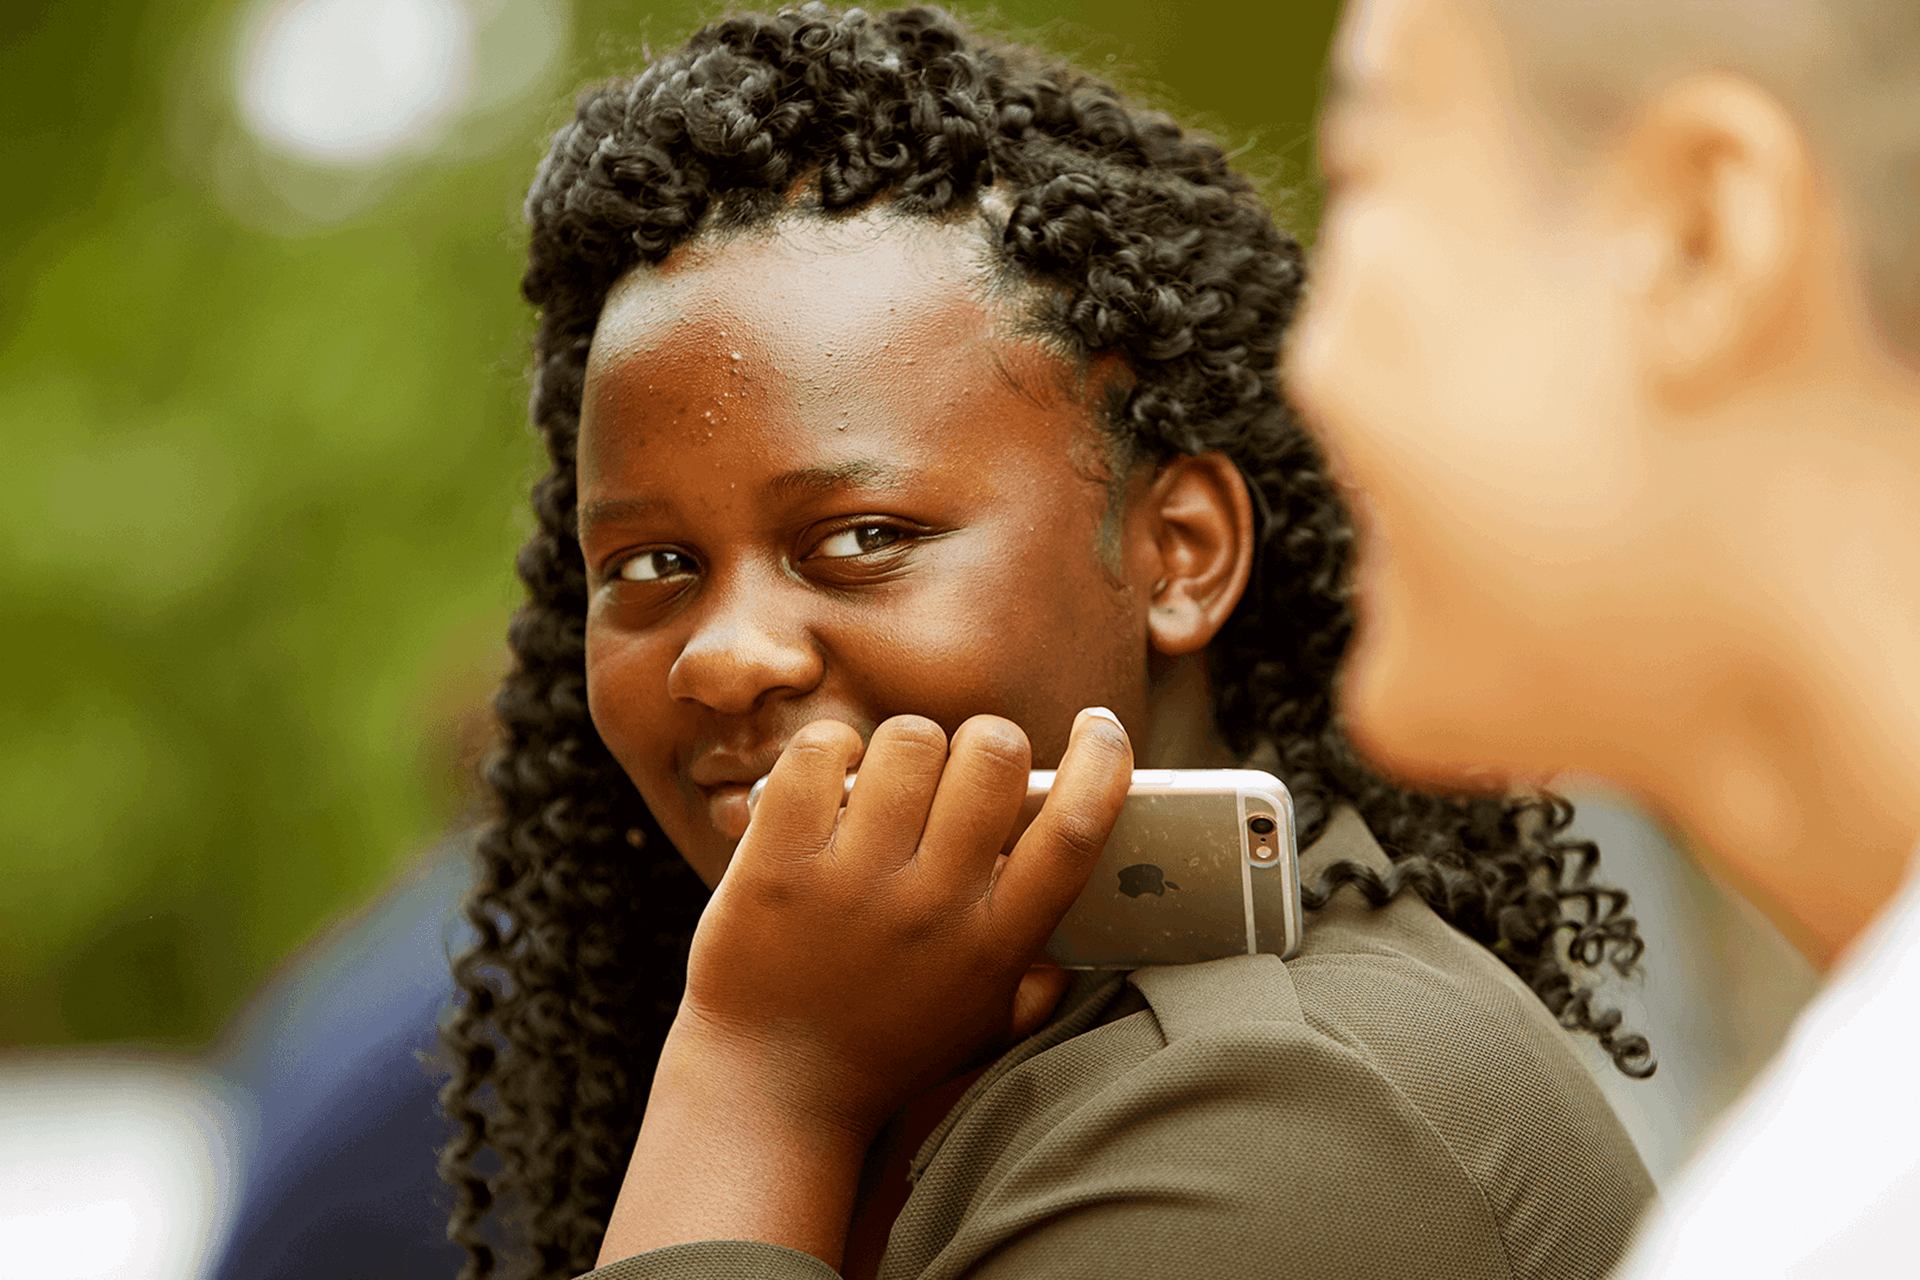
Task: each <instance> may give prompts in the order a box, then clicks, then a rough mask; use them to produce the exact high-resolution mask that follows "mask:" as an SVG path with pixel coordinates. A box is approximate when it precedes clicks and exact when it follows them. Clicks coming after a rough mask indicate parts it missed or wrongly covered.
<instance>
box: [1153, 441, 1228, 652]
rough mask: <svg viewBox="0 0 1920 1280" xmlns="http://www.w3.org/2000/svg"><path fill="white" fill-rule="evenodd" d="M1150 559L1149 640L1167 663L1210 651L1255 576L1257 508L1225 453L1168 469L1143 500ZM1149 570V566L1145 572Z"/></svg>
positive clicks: (1174, 462) (1169, 464) (1171, 463)
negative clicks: (1254, 546) (1165, 657)
mask: <svg viewBox="0 0 1920 1280" xmlns="http://www.w3.org/2000/svg"><path fill="white" fill-rule="evenodd" d="M1141 514H1142V515H1143V516H1144V517H1145V528H1144V529H1143V532H1144V533H1146V534H1147V536H1148V537H1149V538H1150V539H1151V550H1150V554H1149V555H1148V556H1147V566H1150V569H1151V573H1152V576H1151V577H1148V578H1147V579H1146V580H1145V584H1144V585H1146V586H1147V587H1148V593H1149V599H1148V602H1147V638H1148V641H1149V642H1150V643H1151V644H1152V646H1153V649H1154V652H1156V653H1159V654H1164V655H1166V656H1167V657H1180V656H1182V655H1184V654H1189V653H1197V652H1199V651H1200V650H1202V649H1204V648H1206V647H1207V644H1208V643H1209V642H1210V641H1212V639H1213V637H1214V636H1215V634H1217V633H1218V632H1219V630H1220V628H1221V626H1222V625H1224V624H1225V623H1226V620H1227V615H1229V614H1231V613H1232V612H1233V608H1234V606H1235V605H1237V604H1239V603H1240V597H1241V595H1242V594H1244V593H1245V591H1246V589H1247V579H1248V577H1249V576H1250V575H1251V573H1252V571H1253V501H1252V499H1251V498H1250V497H1248V495H1247V482H1246V480H1245V479H1243V478H1242V477H1241V475H1240V469H1239V468H1238V467H1236V466H1234V465H1233V461H1232V460H1231V459H1230V458H1228V457H1227V455H1226V454H1224V453H1202V454H1197V455H1195V456H1193V457H1187V456H1184V455H1182V456H1179V457H1175V458H1171V459H1168V460H1167V461H1166V462H1164V463H1162V464H1161V465H1160V467H1159V469H1158V470H1157V471H1156V472H1155V473H1154V476H1153V479H1152V482H1151V483H1150V484H1149V485H1148V487H1147V492H1146V494H1145V496H1144V498H1143V499H1142V507H1141ZM1143 567H1146V566H1143Z"/></svg>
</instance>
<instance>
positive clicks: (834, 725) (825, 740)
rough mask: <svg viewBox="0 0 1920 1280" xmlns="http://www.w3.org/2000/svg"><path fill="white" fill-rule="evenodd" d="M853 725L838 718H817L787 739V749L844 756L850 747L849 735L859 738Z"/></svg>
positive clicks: (836, 756) (806, 753) (804, 752)
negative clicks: (843, 722)
mask: <svg viewBox="0 0 1920 1280" xmlns="http://www.w3.org/2000/svg"><path fill="white" fill-rule="evenodd" d="M859 736H860V735H859V733H858V732H857V731H855V729H854V728H853V726H852V725H849V724H842V723H841V722H840V721H838V720H816V721H814V722H813V723H812V724H810V725H807V726H806V727H804V728H802V729H801V730H800V731H799V732H798V733H796V734H794V735H793V737H791V738H789V739H788V740H787V750H788V751H791V752H794V753H796V754H800V755H816V756H833V757H834V758H836V759H837V758H839V757H841V756H844V755H845V754H846V753H847V751H848V750H849V749H850V744H849V742H848V739H849V737H851V738H853V739H855V740H858V738H859Z"/></svg>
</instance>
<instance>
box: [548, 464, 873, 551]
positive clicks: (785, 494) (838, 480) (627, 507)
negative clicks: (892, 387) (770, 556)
mask: <svg viewBox="0 0 1920 1280" xmlns="http://www.w3.org/2000/svg"><path fill="white" fill-rule="evenodd" d="M910 478H911V475H910V473H908V472H906V471H902V470H901V469H900V468H898V467H892V466H888V465H887V464H886V463H884V462H877V461H874V460H872V459H867V458H855V459H853V460H851V461H848V462H840V463H836V464H834V465H833V466H830V467H801V468H799V469H797V470H794V471H787V472H783V473H781V474H780V475H777V476H775V477H774V478H773V479H772V480H770V481H768V482H767V490H768V492H769V493H770V494H771V495H772V496H773V497H776V498H791V497H794V496H796V495H799V494H808V493H832V492H834V491H835V490H839V489H898V488H902V487H904V486H905V485H906V484H907V482H908V480H909V479H910ZM659 508H660V503H659V502H658V501H656V500H655V499H652V498H644V497H636V498H596V499H594V500H593V501H592V502H583V503H581V504H580V516H579V521H578V532H579V536H581V537H583V538H584V537H585V536H586V533H587V530H589V529H592V528H595V527H597V526H599V525H603V524H615V523H618V522H620V521H622V520H639V519H642V518H644V517H646V516H649V515H651V514H653V513H654V512H655V511H657V510H659Z"/></svg>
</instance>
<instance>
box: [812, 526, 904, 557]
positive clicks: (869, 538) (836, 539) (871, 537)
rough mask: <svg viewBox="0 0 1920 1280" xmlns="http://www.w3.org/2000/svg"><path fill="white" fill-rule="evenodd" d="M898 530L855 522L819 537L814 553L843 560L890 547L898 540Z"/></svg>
mask: <svg viewBox="0 0 1920 1280" xmlns="http://www.w3.org/2000/svg"><path fill="white" fill-rule="evenodd" d="M901 537H902V534H901V532H900V530H898V529H896V528H894V527H893V526H892V525H886V524H857V525H854V526H853V527H852V528H850V529H842V530H841V531H840V532H838V533H836V534H832V535H830V536H829V537H826V538H823V539H821V542H820V545H819V546H818V547H815V548H814V552H813V553H814V554H815V555H817V556H825V557H826V558H827V559H829V560H845V559H849V558H851V557H853V556H863V555H867V554H870V553H871V552H875V551H879V550H880V549H882V548H883V547H890V546H892V545H893V544H894V543H896V542H898V541H900V539H901Z"/></svg>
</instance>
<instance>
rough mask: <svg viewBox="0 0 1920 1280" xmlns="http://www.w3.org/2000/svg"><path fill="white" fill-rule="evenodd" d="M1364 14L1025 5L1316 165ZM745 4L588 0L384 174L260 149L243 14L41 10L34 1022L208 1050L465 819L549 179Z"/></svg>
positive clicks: (5, 18) (1271, 170)
mask: <svg viewBox="0 0 1920 1280" xmlns="http://www.w3.org/2000/svg"><path fill="white" fill-rule="evenodd" d="M512 2H513V0H472V8H473V9H474V10H475V11H476V12H488V11H495V10H500V9H502V7H503V5H507V4H511V3H512ZM956 7H958V8H960V9H961V10H962V11H964V12H968V13H970V14H973V15H974V16H976V17H979V16H982V13H981V11H980V10H979V9H977V8H976V7H973V6H968V5H959V6H956ZM1333 9H1334V5H1333V4H1332V3H1331V2H1330V0H1301V2H1300V3H1289V4H1272V3H1267V4H1260V5H1254V4H1242V3H1234V4H1217V5H1207V4H1187V3H1166V2H1163V0H1106V2H1104V3H1093V2H1092V0H1080V2H1078V3H1063V4H1044V3H1035V2H1031V0H1029V2H1025V3H1007V4H1004V5H1001V6H999V8H998V9H997V11H995V12H994V13H993V14H991V15H985V16H988V17H989V18H990V19H991V20H993V21H995V23H996V24H997V25H999V26H1000V27H1002V28H1003V29H1008V30H1012V31H1014V32H1016V33H1019V34H1022V35H1024V36H1027V37H1029V38H1033V39H1037V40H1038V41H1039V42H1041V43H1044V44H1048V45H1051V46H1053V47H1055V48H1058V49H1062V50H1064V51H1067V52H1070V53H1073V54H1075V55H1077V56H1078V57H1079V58H1080V60H1081V61H1082V62H1083V63H1084V64H1086V65H1088V66H1089V67H1090V68H1091V69H1093V70H1096V71H1101V72H1103V73H1106V74H1109V75H1114V76H1116V77H1117V78H1119V79H1121V80H1122V81H1123V82H1125V83H1127V84H1129V85H1130V86H1131V87H1135V88H1139V89H1144V90H1146V91H1147V92H1148V93H1149V95H1150V96H1152V97H1155V98H1157V99H1159V100H1160V101H1161V102H1163V103H1164V104H1166V105H1168V106H1170V107H1173V108H1175V109H1176V110H1177V111H1179V113H1180V114H1182V116H1183V117H1185V118H1187V119H1189V120H1199V121H1200V122H1202V123H1203V124H1205V125H1207V126H1209V127H1211V128H1213V129H1214V131H1215V132H1216V133H1217V134H1218V135H1219V136H1221V137H1222V138H1223V140H1225V141H1228V142H1229V143H1230V144H1232V145H1245V146H1247V147H1248V148H1249V150H1248V151H1247V152H1246V153H1245V154H1244V156H1243V161H1244V162H1245V163H1247V164H1248V165H1249V166H1250V167H1251V168H1252V169H1253V170H1254V171H1255V172H1256V173H1260V174H1263V175H1266V176H1268V177H1269V178H1271V179H1272V181H1273V183H1274V188H1273V189H1274V190H1275V192H1276V193H1278V192H1279V191H1280V189H1281V186H1282V184H1286V183H1289V182H1296V181H1299V180H1300V178H1301V175H1302V174H1303V172H1304V166H1305V164H1306V162H1307V160H1308V159H1309V156H1310V146H1309V139H1308V129H1309V124H1310V120H1311V113H1312V103H1313V99H1314V96H1315V93H1316V90H1317V87H1318V74H1319V72H1318V68H1319V65H1320V62H1321V59H1322V56H1323V52H1324V48H1325V44H1326V39H1327V35H1328V33H1329V31H1330V29H1331V25H1332V21H1333ZM714 11H715V9H714V7H713V6H707V5H696V4H658V5H651V6H649V5H642V4H633V3H607V2H600V0H583V2H582V3H580V4H578V5H576V6H575V7H573V9H572V10H571V16H570V20H569V24H568V26H567V27H566V31H567V32H568V33H569V34H568V36H567V39H568V41H569V43H568V44H567V45H566V46H565V47H564V53H563V55H562V56H561V58H560V59H559V61H558V63H556V64H554V65H553V66H552V67H551V68H550V69H549V70H548V71H546V72H545V73H544V74H543V76H542V78H541V79H540V80H539V82H538V83H535V84H532V85H530V86H528V87H526V88H525V89H524V90H523V91H522V92H520V93H518V94H517V95H507V96H506V97H505V98H502V97H501V95H498V94H496V95H494V96H493V98H492V99H491V100H489V101H487V102H486V103H485V111H484V113H483V114H479V115H476V116H474V118H473V119H470V120H468V121H467V122H465V123H464V124H462V125H460V126H458V127H455V128H453V129H451V130H450V131H449V132H447V133H446V135H445V136H444V137H443V138H442V139H441V141H440V144H439V146H438V149H437V150H428V151H423V152H417V153H414V154H411V155H408V156H404V157H401V158H399V159H389V160H387V161H386V162H384V163H383V164H381V165H380V166H378V167H376V168H373V169H370V170H361V171H354V170H350V169H339V170H328V169H325V168H322V167H314V166H304V165H302V164H301V163H299V162H296V161H291V160H287V159H285V158H275V157H274V156H273V155H272V154H270V153H268V152H261V151H259V150H258V149H257V148H256V147H255V146H254V144H253V143H252V142H250V141H249V140H248V139H247V137H246V136H245V134H244V132H243V131H242V130H241V129H240V127H239V125H238V124H237V120H238V114H237V108H236V107H234V106H233V104H232V101H231V99H232V97H233V94H234V92H235V85H236V84H237V73H236V70H235V68H236V66H237V58H238V56H239V55H238V53H237V50H236V45H237V43H238V41H239V38H240V37H239V33H240V31H241V29H242V23H243V17H244V15H243V14H242V13H241V12H239V11H237V10H235V9H234V8H233V7H232V6H230V5H228V4H207V3H204V0H164V2H163V0H150V2H148V3H140V2H138V0H100V2H96V3H58V2H56V0H11V3H8V4H6V5H3V6H0V174H4V175H5V188H6V192H7V194H6V198H5V199H3V200H0V262H4V271H3V273H0V281H3V282H4V289H0V459H4V461H3V462H0V476H4V478H5V484H6V487H5V501H4V502H3V503H0V652H3V653H4V656H5V665H4V673H5V678H4V682H3V683H0V833H3V834H0V840H3V841H4V843H0V1046H4V1045H23V1044H50V1043H60V1042H67V1041H98V1040H126V1039H147V1040H159V1041H166V1042H173V1043H180V1044H194V1043H200V1042H204V1041H205V1040H206V1039H207V1038H208V1037H209V1036H211V1035H212V1034H213V1033H214V1032H216V1031H217V1030H218V1028H219V1027H220V1026H221V1024H222V1023H223V1022H224V1021H225V1020H226V1019H227V1018H228V1017H229V1016H230V1015H231V1013H232V1012H233V1010H234V1009H235V1008H236V1006H237V1005H238V1003H239V1001H240V1000H242V999H243V998H244V997H245V995H246V993H247V991H248V990H249V989H251V987H252V986H253V985H254V984H256V983H257V982H258V981H259V980H260V979H261V978H262V977H263V976H264V975H265V974H266V972H267V971H268V970H269V969H270V968H271V967H272V966H273V965H274V964H275V963H276V962H277V961H278V960H280V959H281V958H283V957H284V956H286V955H287V954H288V953H289V951H291V950H292V949H293V948H295V947H297V946H298V945H299V944H300V943H301V942H302V941H303V940H304V939H306V938H307V937H309V936H311V935H312V934H313V932H314V931H315V930H316V929H317V928H318V927H320V926H321V925H322V924H324V923H325V922H326V921H327V920H328V919H329V918H331V917H333V916H335V915H337V914H338V913H340V912H341V911H343V910H346V909H349V908H350V907H351V906H352V905H353V904H354V903H356V902H357V901H359V900H362V899H364V898H365V897H366V896H367V895H368V894H370V893H371V892H373V891H374V890H376V889H377V888H378V887H379V886H380V885H381V884H382V883H383V882H384V881H385V880H387V879H388V878H390V877H391V876H392V875H394V874H395V873H396V872H397V870H398V869H399V868H400V867H401V866H402V865H403V864H404V863H405V862H406V861H407V860H408V859H409V858H410V857H411V856H412V855H413V854H414V853H415V852H416V851H418V850H419V849H420V848H421V847H422V845H423V844H424V843H425V842H426V841H428V840H429V839H431V838H432V837H433V836H434V835H435V833H436V832H438V831H439V830H441V829H442V828H444V827H445V826H446V825H447V824H448V823H449V822H451V821H453V820H455V818H456V816H457V814H458V812H459V808H460V805H461V803H462V796H463V782H462V769H463V767H464V766H463V763H462V762H463V761H464V760H467V759H469V758H470V757H471V755H472V752H473V749H474V743H475V739H476V737H477V736H478V734H479V732H480V730H479V729H478V728H477V726H479V725H481V724H483V719H482V715H481V713H482V711H483V708H484V704H485V699H486V697H487V695H488V693H489V691H490V684H491V681H492V679H493V678H494V677H495V674H496V673H497V671H498V668H499V663H500V661H501V659H500V656H499V655H500V652H501V643H500V640H499V636H500V633H501V631H502V629H503V627H504V624H505V619H506V615H507V612H508V610H509V609H510V608H511V605H512V602H513V600H514V598H515V595H516V589H515V584H514V582H513V579H512V574H511V560H512V555H513V552H514V550H515V548H516V546H517V545H518V543H519V541H520V538H521V536H522V533H523V531H524V529H525V527H526V521H525V519H524V518H523V516H522V514H521V509H522V507H523V505H524V500H523V493H524V489H525V485H526V483H527V482H528V481H529V480H530V479H531V478H532V476H533V475H534V473H535V454H536V448H535V446H534V444H533V442H532V441H531V439H530V438H529V437H528V435H527V432H526V430H525V427H524V423H523V400H524V394H525V388H524V385H523V363H524V348H525V342H526V338H527V335H528V334H529V332H530V329H531V325H530V321H529V318H528V316H527V315H526V313H525V309H524V308H523V306H522V305H521V304H520V303H519V301H518V299H517V296H516V292H515V283H516V280H517V276H518V263H519V258H520V254H521V244H520V235H519V229H518V227H519V223H518V205H519V200H520V196H521V193H522V191H523V189H524V187H525V184H526V181H527V179H528V177H529V176H530V174H531V172H532V168H533V164H534V162H535V160H536V159H537V158H538V155H539V153H540V150H541V147H542V143H543V141H544V139H545V137H546V135H547V133H548V132H549V131H550V130H551V129H552V128H553V127H554V126H555V125H556V124H558V123H559V121H560V120H561V119H563V118H564V115H565V112H566V110H567V104H568V101H569V99H570V97H571V92H572V89H573V88H574V87H575V86H577V85H579V84H582V83H585V82H587V81H589V80H591V79H594V78H597V77H599V76H602V75H605V74H610V73H613V72H615V71H619V70H622V69H626V68H630V67H632V66H634V65H636V64H637V63H638V62H639V61H640V60H641V58H642V56H643V54H642V48H643V45H644V44H652V45H655V46H662V45H668V44H671V43H673V42H674V41H675V40H677V39H678V38H679V37H680V36H681V35H682V34H684V33H685V32H686V31H687V30H689V29H691V27H692V26H693V25H694V23H695V22H696V21H697V20H698V19H699V18H700V17H703V16H706V15H708V14H710V13H712V12H714ZM476 65H477V66H478V67H480V68H482V69H484V68H485V66H486V63H485V62H484V59H483V60H482V61H480V62H479V63H477V64H476ZM482 87H483V88H484V86H482ZM479 96H481V97H482V98H485V97H486V94H485V93H482V94H480V95H479ZM276 192H278V193H281V194H278V195H277V194H276ZM315 210H319V211H320V213H319V215H318V216H317V217H316V216H315ZM1310 212H1311V205H1310V202H1308V201H1304V200H1303V201H1300V202H1296V203H1295V204H1293V205H1292V206H1291V208H1290V210H1289V216H1290V218H1291V219H1292V220H1294V221H1295V222H1296V223H1297V222H1298V221H1299V220H1300V219H1302V218H1304V217H1305V216H1307V215H1308V214H1310Z"/></svg>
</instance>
